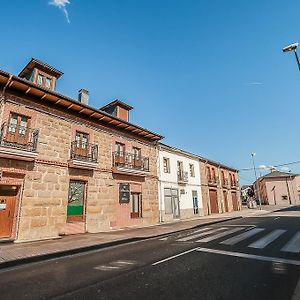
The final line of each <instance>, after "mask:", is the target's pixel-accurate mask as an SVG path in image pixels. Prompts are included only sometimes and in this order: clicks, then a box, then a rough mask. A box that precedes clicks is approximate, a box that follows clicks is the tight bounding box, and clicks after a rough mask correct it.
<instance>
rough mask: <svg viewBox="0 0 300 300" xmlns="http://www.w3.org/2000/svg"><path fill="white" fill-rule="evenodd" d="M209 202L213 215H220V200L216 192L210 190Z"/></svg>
mask: <svg viewBox="0 0 300 300" xmlns="http://www.w3.org/2000/svg"><path fill="white" fill-rule="evenodd" d="M209 202H210V212H211V213H212V214H218V213H219V208H218V198H217V191H216V190H209Z"/></svg>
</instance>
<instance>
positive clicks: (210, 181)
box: [207, 176, 218, 186]
mask: <svg viewBox="0 0 300 300" xmlns="http://www.w3.org/2000/svg"><path fill="white" fill-rule="evenodd" d="M207 182H208V185H213V186H217V185H218V178H217V176H210V177H208V180H207Z"/></svg>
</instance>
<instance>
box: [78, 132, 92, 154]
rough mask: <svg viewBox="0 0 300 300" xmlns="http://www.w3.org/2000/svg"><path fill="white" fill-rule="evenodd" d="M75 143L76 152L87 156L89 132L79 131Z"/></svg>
mask: <svg viewBox="0 0 300 300" xmlns="http://www.w3.org/2000/svg"><path fill="white" fill-rule="evenodd" d="M75 143H76V147H75V154H76V155H77V156H82V157H87V155H88V143H89V135H88V134H87V133H84V132H79V131H77V132H76V136H75Z"/></svg>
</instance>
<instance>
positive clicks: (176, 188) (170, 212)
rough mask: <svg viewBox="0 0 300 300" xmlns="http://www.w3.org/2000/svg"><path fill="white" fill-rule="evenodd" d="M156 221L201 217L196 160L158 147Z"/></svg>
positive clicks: (180, 151)
mask: <svg viewBox="0 0 300 300" xmlns="http://www.w3.org/2000/svg"><path fill="white" fill-rule="evenodd" d="M158 163H159V166H158V172H159V173H158V178H159V189H158V192H159V209H160V221H161V222H163V221H172V220H174V219H187V218H192V217H197V216H202V215H203V207H202V193H201V180H200V167H199V164H200V162H199V158H198V156H196V155H194V154H191V153H188V152H186V151H183V150H180V149H177V148H174V147H170V146H167V145H164V144H159V161H158Z"/></svg>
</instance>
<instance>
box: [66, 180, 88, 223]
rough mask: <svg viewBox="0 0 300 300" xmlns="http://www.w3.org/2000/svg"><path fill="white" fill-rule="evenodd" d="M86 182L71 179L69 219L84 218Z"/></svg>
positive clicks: (80, 219) (78, 219) (79, 219)
mask: <svg viewBox="0 0 300 300" xmlns="http://www.w3.org/2000/svg"><path fill="white" fill-rule="evenodd" d="M84 200H85V182H83V181H75V180H72V181H70V185H69V196H68V208H67V216H68V221H83V219H84Z"/></svg>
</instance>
